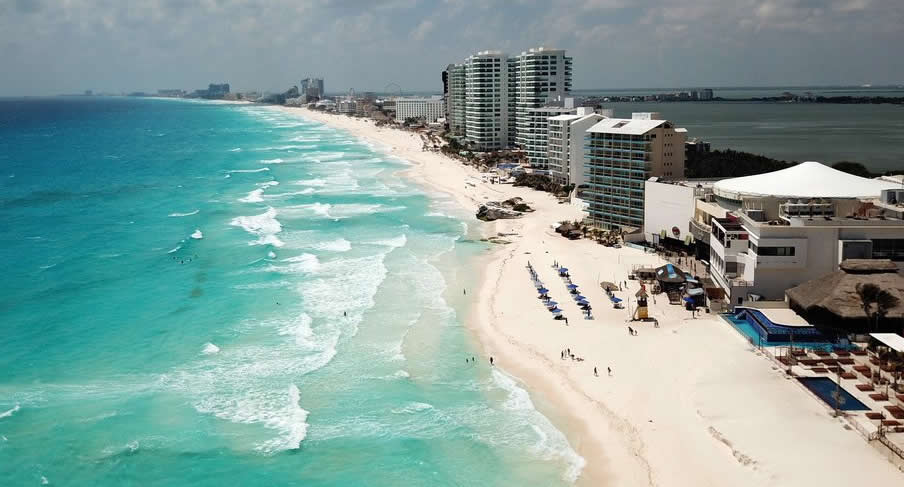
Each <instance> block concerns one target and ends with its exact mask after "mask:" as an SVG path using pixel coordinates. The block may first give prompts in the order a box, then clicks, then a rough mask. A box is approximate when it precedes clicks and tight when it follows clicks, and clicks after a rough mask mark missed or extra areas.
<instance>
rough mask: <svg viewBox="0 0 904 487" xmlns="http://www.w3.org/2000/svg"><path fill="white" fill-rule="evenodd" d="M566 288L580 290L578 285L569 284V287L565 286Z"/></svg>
mask: <svg viewBox="0 0 904 487" xmlns="http://www.w3.org/2000/svg"><path fill="white" fill-rule="evenodd" d="M565 287H567V288H568V289H577V288H578V285H577V284H569V285H567V286H565Z"/></svg>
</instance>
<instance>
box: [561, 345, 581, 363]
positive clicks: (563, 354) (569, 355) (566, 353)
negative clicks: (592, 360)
mask: <svg viewBox="0 0 904 487" xmlns="http://www.w3.org/2000/svg"><path fill="white" fill-rule="evenodd" d="M560 355H561V359H562V360H565V359H566V358H570V359H571V360H574V361H575V362H583V361H584V359H583V358H581V357H578V356H576V355H575V354H574V353H572V351H571V349H570V348H566V349H565V350H562V352H561V354H560Z"/></svg>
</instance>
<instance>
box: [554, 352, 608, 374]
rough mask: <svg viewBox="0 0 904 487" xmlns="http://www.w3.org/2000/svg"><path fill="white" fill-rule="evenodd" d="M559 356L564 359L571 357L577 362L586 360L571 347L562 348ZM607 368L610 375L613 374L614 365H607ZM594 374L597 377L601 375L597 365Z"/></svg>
mask: <svg viewBox="0 0 904 487" xmlns="http://www.w3.org/2000/svg"><path fill="white" fill-rule="evenodd" d="M559 358H560V359H562V360H565V359H571V360H573V361H575V362H583V361H584V359H583V358H582V357H578V356H577V355H575V354H574V352H572V351H571V349H570V348H566V349H564V350H562V351H561V352H559ZM606 370H607V371H608V372H609V376H612V367H606ZM593 375H594V376H596V377H599V376H600V373H599V370H597V368H596V367H593Z"/></svg>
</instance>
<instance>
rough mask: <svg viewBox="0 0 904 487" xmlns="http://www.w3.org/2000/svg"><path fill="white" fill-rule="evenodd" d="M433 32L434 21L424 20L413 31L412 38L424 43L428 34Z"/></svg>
mask: <svg viewBox="0 0 904 487" xmlns="http://www.w3.org/2000/svg"><path fill="white" fill-rule="evenodd" d="M432 31H433V21H431V20H424V21H422V22H421V23H420V24H418V26H417V27H415V29H414V30H413V31H411V38H412V39H414V40H416V41H422V40H424V38H425V37H427V34H429V33H430V32H432Z"/></svg>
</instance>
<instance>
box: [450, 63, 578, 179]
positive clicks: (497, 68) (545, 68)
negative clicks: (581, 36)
mask: <svg viewBox="0 0 904 487" xmlns="http://www.w3.org/2000/svg"><path fill="white" fill-rule="evenodd" d="M571 69H572V68H571V58H570V57H567V56H565V51H563V50H560V49H546V48H542V47H541V48H537V49H530V50H528V51H525V52H522V53H521V54H520V55H518V56H514V57H509V56H507V55H505V54H503V53H502V52H500V51H481V52H478V53H477V54H474V55H472V56H470V57H468V58H467V59H466V60H465V61H464V63H462V64H457V65H449V66H447V67H446V82H447V83H448V89H447V92H446V102H447V103H448V104H449V106H448V107H447V110H446V112H447V113H448V118H449V128H450V130H451V132H452V133H453V134H455V135H462V136H464V138H465V139H466V140H467V141H469V142H471V143H472V144H474V145H475V146H476V148H477V149H478V150H495V149H503V148H506V147H515V146H519V147H522V148H524V149H525V150H526V151H527V152H528V158H529V159H530V161H531V163H532V165H534V166H535V167H537V168H538V169H546V166H547V164H546V157H547V155H546V123H547V118H549V116H551V115H556V114H558V113H561V112H554V113H551V112H549V111H544V110H536V109H538V108H541V107H544V106H546V105H547V104H548V102H549V101H550V100H553V99H557V98H558V99H563V98H564V97H565V95H567V94H568V93H569V92H570V91H571ZM462 76H463V79H464V83H463V86H462V83H461V81H460V80H461V79H462Z"/></svg>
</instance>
